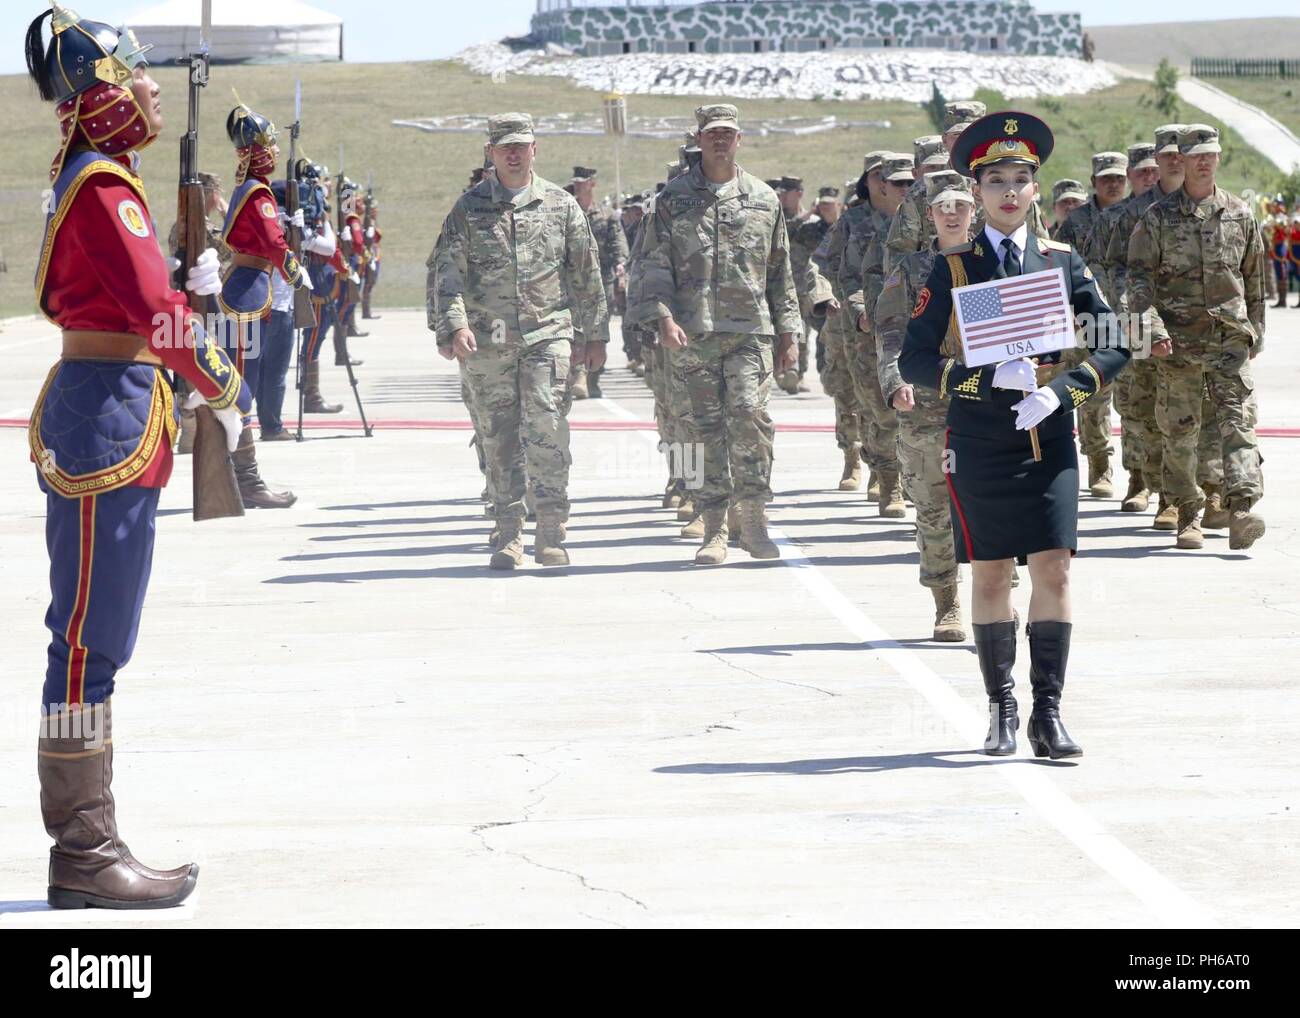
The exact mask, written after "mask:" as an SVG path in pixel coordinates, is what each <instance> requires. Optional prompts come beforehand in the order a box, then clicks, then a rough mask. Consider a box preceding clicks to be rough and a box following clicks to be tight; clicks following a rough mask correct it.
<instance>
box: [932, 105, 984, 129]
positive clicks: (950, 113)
mask: <svg viewBox="0 0 1300 1018" xmlns="http://www.w3.org/2000/svg"><path fill="white" fill-rule="evenodd" d="M987 112H988V107H987V106H985V105H984V104H983V103H982V102H980V101H979V100H977V99H958V100H956V101H955V102H950V103H944V104H943V133H944V134H951V133H952V132H953V131H964V130H966V128H967V127H968V126H970V124H972V123H974V122H975V121H976V120H979V118H980V117H982V116H984V114H985V113H987Z"/></svg>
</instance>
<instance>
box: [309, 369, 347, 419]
mask: <svg viewBox="0 0 1300 1018" xmlns="http://www.w3.org/2000/svg"><path fill="white" fill-rule="evenodd" d="M302 410H303V413H307V414H337V413H342V412H343V404H342V403H326V402H325V397H324V396H322V395H321V394H320V361H311V362H309V363H308V364H307V365H306V367H305V368H304V369H303V376H302Z"/></svg>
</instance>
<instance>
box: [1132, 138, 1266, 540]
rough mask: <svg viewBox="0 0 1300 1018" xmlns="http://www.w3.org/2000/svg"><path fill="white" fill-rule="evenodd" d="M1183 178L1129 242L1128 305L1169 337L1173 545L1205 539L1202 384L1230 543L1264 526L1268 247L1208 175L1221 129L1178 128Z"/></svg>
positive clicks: (1163, 351)
mask: <svg viewBox="0 0 1300 1018" xmlns="http://www.w3.org/2000/svg"><path fill="white" fill-rule="evenodd" d="M1178 147H1179V151H1180V152H1181V153H1182V155H1183V162H1184V167H1185V177H1184V181H1183V186H1182V187H1181V188H1180V189H1179V190H1178V191H1175V192H1174V193H1173V194H1171V195H1169V196H1167V197H1165V198H1163V199H1161V200H1160V201H1157V202H1156V203H1155V204H1154V205H1152V206H1151V207H1150V208H1148V209H1147V210H1146V212H1144V213H1143V214H1142V218H1141V219H1140V220H1139V221H1138V225H1137V228H1136V229H1135V230H1134V231H1133V236H1132V238H1131V239H1130V240H1129V249H1128V293H1129V309H1130V311H1131V312H1133V313H1141V312H1143V311H1145V310H1146V309H1147V308H1148V307H1151V306H1154V307H1155V308H1156V310H1157V311H1159V312H1160V318H1161V320H1162V321H1163V322H1164V323H1165V326H1166V327H1167V328H1168V330H1169V339H1167V340H1165V341H1164V342H1162V343H1158V344H1155V345H1153V347H1152V352H1153V353H1154V354H1155V355H1156V357H1157V358H1158V360H1157V361H1156V377H1157V384H1158V390H1157V395H1156V419H1157V421H1158V422H1159V424H1160V432H1161V435H1162V437H1163V438H1164V460H1163V464H1162V465H1163V470H1164V476H1163V480H1162V483H1161V490H1162V491H1163V492H1165V493H1166V494H1167V495H1168V497H1169V500H1170V501H1171V502H1173V503H1175V504H1176V505H1177V506H1178V538H1177V542H1176V543H1177V547H1179V548H1199V547H1201V546H1202V545H1203V543H1204V538H1203V535H1202V533H1201V528H1200V526H1199V525H1198V522H1197V516H1198V514H1199V511H1200V507H1201V493H1200V492H1199V491H1198V490H1197V487H1196V467H1197V447H1198V444H1199V442H1198V439H1199V437H1200V430H1201V417H1202V414H1203V413H1204V410H1203V404H1202V398H1203V395H1204V393H1205V390H1206V387H1208V390H1209V394H1210V406H1211V407H1212V410H1213V413H1214V419H1215V423H1216V424H1217V426H1218V431H1219V437H1220V441H1221V449H1222V454H1223V473H1224V488H1225V494H1226V495H1227V500H1228V512H1229V523H1228V547H1229V548H1232V549H1234V550H1236V549H1242V548H1249V547H1250V546H1251V545H1252V544H1254V543H1255V542H1256V541H1257V540H1259V538H1260V537H1262V536H1263V534H1264V520H1263V517H1261V516H1259V515H1257V514H1255V513H1252V512H1251V511H1250V510H1251V507H1252V506H1253V505H1254V504H1255V502H1257V501H1258V500H1259V499H1260V497H1261V496H1262V495H1263V478H1262V475H1261V472H1260V456H1259V443H1258V441H1257V440H1256V438H1255V428H1254V423H1253V420H1252V414H1251V406H1250V397H1251V393H1252V391H1253V390H1254V387H1255V385H1254V380H1253V378H1252V374H1251V367H1250V361H1251V359H1252V358H1253V357H1255V356H1256V355H1257V354H1258V353H1259V351H1260V348H1261V346H1262V345H1263V340H1264V272H1265V261H1266V256H1265V254H1264V246H1263V243H1262V241H1261V239H1260V234H1259V229H1258V227H1257V225H1256V223H1255V216H1254V213H1253V212H1252V211H1251V210H1250V207H1249V206H1248V205H1246V203H1245V202H1243V201H1242V200H1241V199H1240V198H1237V197H1235V196H1234V195H1232V194H1229V193H1228V192H1227V191H1225V190H1223V188H1221V187H1218V186H1217V185H1216V184H1215V174H1216V172H1217V170H1218V166H1219V153H1220V152H1221V151H1222V149H1221V148H1220V146H1219V132H1218V131H1217V130H1215V129H1214V128H1213V127H1209V126H1207V125H1205V124H1190V125H1188V126H1187V127H1186V128H1185V129H1184V130H1183V131H1181V132H1180V133H1179V135H1178Z"/></svg>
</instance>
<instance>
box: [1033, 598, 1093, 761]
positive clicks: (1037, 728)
mask: <svg viewBox="0 0 1300 1018" xmlns="http://www.w3.org/2000/svg"><path fill="white" fill-rule="evenodd" d="M1073 629H1074V627H1073V626H1072V625H1070V623H1068V622H1031V623H1030V624H1029V626H1028V629H1027V631H1028V633H1029V682H1030V684H1031V685H1032V686H1033V688H1034V710H1033V713H1032V714H1030V715H1029V728H1028V730H1027V731H1026V733H1025V734H1026V735H1028V737H1029V744H1030V745H1031V746H1033V748H1034V756H1046V757H1051V758H1052V759H1053V760H1060V759H1062V758H1063V757H1070V756H1083V750H1082V749H1080V748H1079V746H1078V745H1077V744H1076V743H1075V741H1074V740H1073V739H1071V738H1070V733H1069V732H1067V731H1066V730H1065V725H1064V724H1063V723H1062V722H1061V690H1062V689H1064V688H1065V664H1066V661H1068V660H1069V657H1070V633H1071V631H1072V630H1073Z"/></svg>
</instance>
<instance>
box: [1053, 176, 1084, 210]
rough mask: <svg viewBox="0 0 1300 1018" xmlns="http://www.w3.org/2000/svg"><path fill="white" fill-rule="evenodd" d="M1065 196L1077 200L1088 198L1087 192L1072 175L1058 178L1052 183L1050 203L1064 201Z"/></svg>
mask: <svg viewBox="0 0 1300 1018" xmlns="http://www.w3.org/2000/svg"><path fill="white" fill-rule="evenodd" d="M1066 198H1077V199H1078V200H1079V201H1087V200H1088V192H1087V191H1085V190H1084V187H1083V185H1082V184H1081V183H1079V181H1077V180H1075V179H1074V178H1073V177H1065V178H1063V179H1061V180H1058V181H1057V182H1056V183H1055V184H1053V185H1052V204H1053V205H1055V204H1056V203H1057V202H1058V201H1064V200H1065V199H1066Z"/></svg>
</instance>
